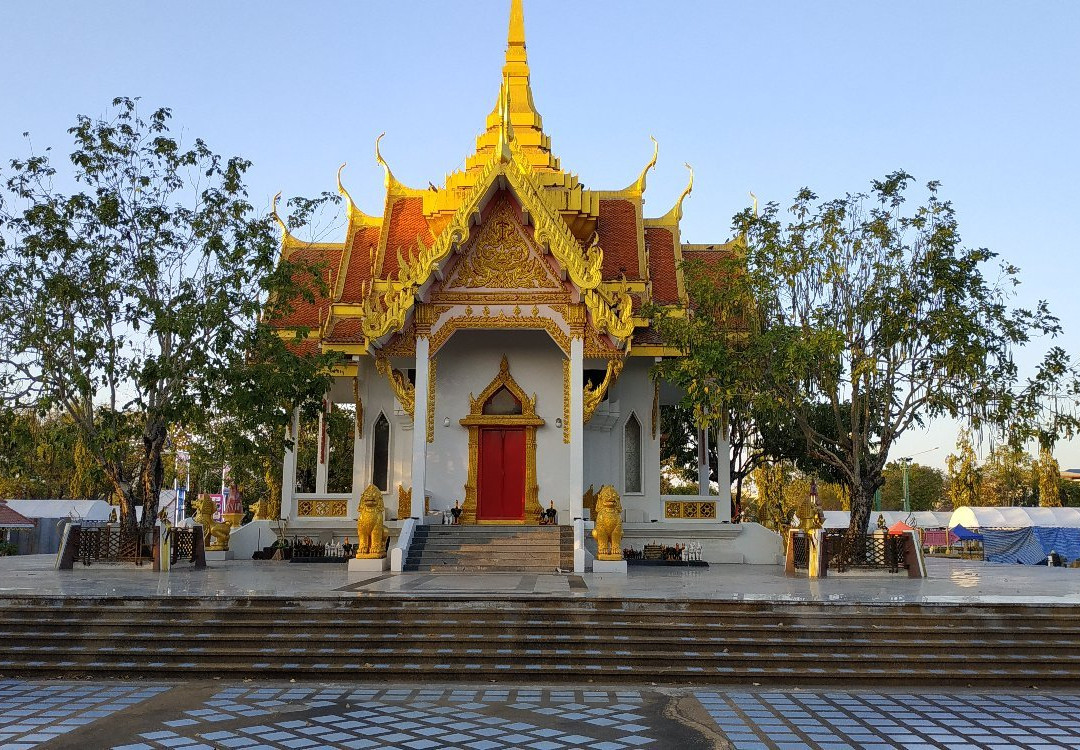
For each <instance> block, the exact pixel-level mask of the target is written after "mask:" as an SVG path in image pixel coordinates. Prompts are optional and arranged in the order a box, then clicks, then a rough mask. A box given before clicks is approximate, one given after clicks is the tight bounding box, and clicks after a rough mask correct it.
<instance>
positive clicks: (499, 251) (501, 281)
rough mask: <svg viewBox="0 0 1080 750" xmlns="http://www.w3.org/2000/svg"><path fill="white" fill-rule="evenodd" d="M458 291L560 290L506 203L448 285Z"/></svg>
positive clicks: (559, 285) (477, 239) (497, 211)
mask: <svg viewBox="0 0 1080 750" xmlns="http://www.w3.org/2000/svg"><path fill="white" fill-rule="evenodd" d="M446 286H447V287H448V288H458V289H561V288H562V285H561V284H560V283H559V280H558V279H557V278H556V276H555V273H554V272H553V271H552V270H551V267H550V266H548V264H547V263H545V262H544V261H543V260H541V259H540V258H539V257H537V256H536V254H535V253H533V252H532V251H531V248H530V247H529V243H528V242H526V240H525V238H524V237H522V235H521V230H520V229H519V228H518V226H517V222H515V221H514V219H513V216H512V214H511V209H510V207H509V206H508V205H507V204H505V203H503V204H502V205H500V206H499V207H498V209H496V211H495V213H494V214H493V215H492V216H491V217H490V218H489V219H488V221H487V222H486V223H485V224H484V227H483V229H481V230H480V233H479V235H478V236H477V238H476V242H475V243H474V244H473V247H472V249H471V251H470V252H468V253H467V254H466V256H465V257H464V258H463V259H462V261H461V263H460V264H459V265H458V267H457V269H456V270H455V273H454V275H453V276H452V277H451V279H450V281H449V282H448V283H447V285H446Z"/></svg>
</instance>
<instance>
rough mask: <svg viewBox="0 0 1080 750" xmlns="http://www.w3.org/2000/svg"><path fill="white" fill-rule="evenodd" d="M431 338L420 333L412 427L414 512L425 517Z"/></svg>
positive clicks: (417, 342) (421, 517)
mask: <svg viewBox="0 0 1080 750" xmlns="http://www.w3.org/2000/svg"><path fill="white" fill-rule="evenodd" d="M429 351H430V339H429V338H428V337H427V336H417V337H416V389H415V396H414V399H413V428H412V444H413V450H412V515H413V516H415V517H416V518H419V519H420V521H421V523H423V519H424V494H425V490H426V488H427V410H428V378H429V377H430V373H431V368H430V367H429V366H428V352H429Z"/></svg>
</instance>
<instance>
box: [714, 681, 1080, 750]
mask: <svg viewBox="0 0 1080 750" xmlns="http://www.w3.org/2000/svg"><path fill="white" fill-rule="evenodd" d="M695 695H696V696H697V699H698V700H699V701H700V702H701V704H702V705H703V706H704V707H705V709H706V710H707V711H708V713H709V715H710V716H712V718H713V720H714V721H716V723H717V725H719V727H720V729H721V730H722V731H723V733H724V735H725V736H726V737H727V738H728V740H729V741H730V742H731V743H732V744H733V745H734V747H735V748H736V750H806V749H807V748H812V749H814V750H893V748H900V749H902V750H940V749H942V748H944V750H1066V749H1068V750H1073V749H1074V748H1080V695H1053V694H1042V693H1035V692H1031V693H1024V694H1015V693H1004V692H1003V693H991V694H985V693H959V694H952V695H949V694H943V693H904V692H889V693H880V692H861V691H860V692H858V693H847V692H809V691H788V690H785V691H781V692H756V693H746V692H736V693H728V692H723V693H721V692H700V691H699V692H696V693H695Z"/></svg>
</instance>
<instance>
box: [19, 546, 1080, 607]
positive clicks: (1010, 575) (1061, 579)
mask: <svg viewBox="0 0 1080 750" xmlns="http://www.w3.org/2000/svg"><path fill="white" fill-rule="evenodd" d="M926 562H927V572H928V574H929V575H928V577H927V578H925V579H918V578H914V579H912V578H907V577H906V576H903V575H887V574H886V575H875V576H847V575H845V576H830V577H829V578H826V579H822V580H816V581H811V580H809V579H807V578H790V577H787V576H785V575H784V573H783V570H782V569H781V568H780V567H779V566H771V565H712V566H710V567H708V568H634V567H631V568H630V569H629V573H628V575H626V576H612V575H599V574H593V573H584V574H573V573H552V574H547V575H544V574H540V575H537V574H521V573H467V574H462V573H396V574H394V573H384V574H378V573H349V572H347V571H346V570H345V569H344V566H343V565H342V564H329V563H324V564H295V563H285V562H261V561H260V562H256V561H227V562H215V563H210V567H208V568H207V569H206V570H193V569H184V568H176V569H174V570H172V571H171V572H169V573H154V572H153V571H151V570H150V569H149V567H148V566H144V567H143V568H142V569H136V568H134V567H126V568H117V567H108V566H104V565H94V566H91V567H89V568H84V567H83V566H82V565H81V564H76V566H75V569H74V570H71V571H56V570H53V569H52V564H53V557H52V556H50V555H33V556H24V557H0V598H2V597H12V596H16V597H18V596H119V597H138V596H150V597H155V596H283V597H301V598H302V597H306V596H307V597H320V598H321V597H327V596H331V597H335V596H340V597H357V596H410V595H415V594H424V595H427V596H438V595H446V596H463V595H465V596H472V597H478V598H482V597H529V596H557V597H568V598H601V599H609V598H610V599H670V600H685V599H711V600H717V601H725V600H726V601H776V602H793V601H794V602H798V601H814V602H836V603H873V602H899V603H919V604H964V603H986V604H1070V605H1075V604H1080V569H1069V568H1047V567H1043V566H1023V565H994V564H991V563H984V562H980V561H973V560H958V559H945V558H928V559H927V561H926Z"/></svg>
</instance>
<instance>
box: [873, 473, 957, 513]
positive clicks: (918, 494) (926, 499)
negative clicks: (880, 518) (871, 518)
mask: <svg viewBox="0 0 1080 750" xmlns="http://www.w3.org/2000/svg"><path fill="white" fill-rule="evenodd" d="M881 475H882V479H884V480H885V484H884V485H883V486H882V488H881V507H882V510H901V509H903V507H904V466H903V464H901V463H900V462H898V461H890V462H889V463H888V464H886V465H885V469H884V470H883V471H882V473H881ZM944 493H945V474H944V473H943V472H942V471H941V470H940V469H935V468H933V467H932V466H923V465H922V464H916V463H913V464H911V465H910V466H908V499H909V500H910V502H911V510H913V511H914V510H935V509H936V508H937V507H938V506H939V505H940V504H941V502H942V500H943V499H944Z"/></svg>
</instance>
